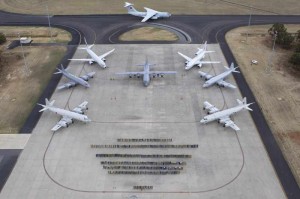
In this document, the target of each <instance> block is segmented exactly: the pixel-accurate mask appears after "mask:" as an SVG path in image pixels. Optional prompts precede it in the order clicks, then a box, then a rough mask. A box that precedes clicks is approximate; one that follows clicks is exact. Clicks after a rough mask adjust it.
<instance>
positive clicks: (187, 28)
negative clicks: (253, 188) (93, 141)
mask: <svg viewBox="0 0 300 199" xmlns="http://www.w3.org/2000/svg"><path fill="white" fill-rule="evenodd" d="M138 20H139V19H138V18H135V17H133V16H130V15H109V16H108V15H87V16H52V17H51V24H52V26H57V27H61V28H65V29H67V30H68V31H71V33H72V35H73V40H72V41H71V42H70V43H69V44H70V46H69V51H68V53H67V54H66V56H65V57H64V59H63V60H62V62H63V64H64V65H67V64H68V62H67V59H68V58H69V57H72V55H73V53H74V51H75V47H76V45H77V44H78V43H81V44H83V39H82V37H83V36H84V37H86V39H87V41H88V43H95V44H111V43H112V41H111V40H110V37H111V35H113V34H115V33H116V32H118V31H120V30H124V29H128V28H129V27H130V26H132V25H135V24H139V21H138ZM248 20H249V16H248V15H247V16H216V15H214V16H195V15H184V16H176V15H175V16H172V17H171V18H169V19H162V20H159V21H155V22H156V23H160V24H163V25H167V26H172V27H175V28H177V29H181V30H183V31H184V32H185V33H187V34H188V35H189V36H190V38H191V42H190V43H196V44H198V43H203V41H208V43H219V44H220V46H221V48H222V50H223V53H224V55H225V57H226V60H227V62H228V63H231V62H234V63H236V61H235V59H234V57H233V54H232V52H231V50H230V49H229V47H228V45H227V44H226V42H225V34H226V32H227V31H229V30H231V29H232V28H235V27H239V26H245V25H248ZM276 22H280V23H288V24H299V23H300V17H299V16H279V15H275V16H270V15H268V16H263V15H254V16H252V19H251V25H257V24H273V23H276ZM0 25H44V26H47V25H48V19H47V16H42V15H41V16H33V15H20V14H11V13H5V12H0ZM234 77H235V79H236V82H237V84H238V86H239V89H240V91H241V93H242V95H243V96H245V97H247V99H248V101H249V102H256V100H255V98H254V95H253V93H252V92H251V90H250V88H249V86H248V84H247V83H246V81H245V79H244V77H243V76H242V75H234ZM59 79H60V77H58V76H55V77H54V76H53V77H52V79H51V82H50V83H49V85H48V87H47V89H45V91H44V93H43V95H42V96H41V98H40V100H39V101H40V103H43V101H44V99H45V97H48V98H50V97H51V95H52V93H53V92H54V89H55V87H56V85H57V83H58V81H59ZM252 108H253V110H254V111H253V112H251V116H252V118H253V120H254V122H255V124H256V127H257V129H258V131H259V133H260V136H261V138H262V140H263V143H264V145H265V147H266V150H267V152H268V154H269V157H270V159H271V161H272V163H273V166H274V168H275V170H276V172H277V175H278V178H279V179H280V182H281V184H282V186H283V188H284V190H285V192H286V194H287V197H288V198H299V197H300V189H299V187H298V184H297V182H296V181H295V178H294V176H293V175H292V172H291V170H290V169H289V166H288V164H287V162H286V161H285V159H284V157H283V155H282V152H281V150H280V148H279V147H278V145H277V143H276V141H275V139H274V136H273V134H272V132H271V130H270V128H269V127H268V125H267V122H266V120H265V118H264V116H263V114H262V112H261V110H260V108H259V105H258V104H257V103H255V104H254V105H252ZM38 109H39V108H38V107H35V108H34V110H33V111H32V113H31V115H30V116H29V118H28V120H27V122H26V124H25V125H24V127H23V128H22V130H21V133H31V130H32V129H33V128H34V126H35V125H36V123H37V121H38V119H39V117H40V114H39V113H38ZM1 172H3V170H1Z"/></svg>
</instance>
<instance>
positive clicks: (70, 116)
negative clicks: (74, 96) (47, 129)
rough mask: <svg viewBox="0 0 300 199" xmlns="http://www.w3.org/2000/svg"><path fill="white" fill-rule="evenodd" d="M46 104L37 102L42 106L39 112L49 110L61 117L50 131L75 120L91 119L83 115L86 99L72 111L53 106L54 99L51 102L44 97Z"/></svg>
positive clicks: (85, 120) (66, 125) (88, 120)
mask: <svg viewBox="0 0 300 199" xmlns="http://www.w3.org/2000/svg"><path fill="white" fill-rule="evenodd" d="M45 101H46V104H45V105H43V104H38V105H40V106H42V107H43V108H42V109H41V110H40V111H39V112H43V111H45V110H49V111H51V112H53V113H56V114H58V115H61V116H62V118H61V119H60V120H59V122H57V124H56V125H55V126H54V127H53V128H52V129H51V131H54V132H55V131H57V130H58V129H60V128H61V127H69V125H70V124H72V123H73V122H74V119H75V120H79V121H82V122H84V123H87V122H91V120H90V119H89V118H88V117H87V116H86V115H84V110H87V109H88V108H87V104H88V102H87V101H84V102H82V103H81V104H80V105H78V106H77V107H76V108H74V109H73V110H72V111H68V110H65V109H61V108H57V107H55V106H53V104H54V102H55V100H53V101H52V102H49V101H48V99H45Z"/></svg>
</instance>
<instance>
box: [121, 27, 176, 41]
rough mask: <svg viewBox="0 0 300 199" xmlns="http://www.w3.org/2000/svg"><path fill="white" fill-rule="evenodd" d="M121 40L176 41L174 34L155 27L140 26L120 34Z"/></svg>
mask: <svg viewBox="0 0 300 199" xmlns="http://www.w3.org/2000/svg"><path fill="white" fill-rule="evenodd" d="M119 39H120V40H121V41H177V40H178V37H177V35H176V34H174V33H172V32H169V31H167V30H163V29H160V28H156V27H142V28H136V29H133V30H130V31H128V32H125V33H124V34H122V35H120V37H119Z"/></svg>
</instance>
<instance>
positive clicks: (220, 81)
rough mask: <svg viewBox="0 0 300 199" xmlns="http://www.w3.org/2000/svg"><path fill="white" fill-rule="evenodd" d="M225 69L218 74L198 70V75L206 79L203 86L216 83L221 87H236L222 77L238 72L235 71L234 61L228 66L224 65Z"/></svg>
mask: <svg viewBox="0 0 300 199" xmlns="http://www.w3.org/2000/svg"><path fill="white" fill-rule="evenodd" d="M224 67H225V68H226V69H227V70H226V71H225V72H223V73H221V74H219V75H216V76H212V75H210V74H208V73H204V72H202V71H199V73H200V77H201V78H204V79H205V80H206V81H205V83H204V84H203V87H204V88H205V87H209V86H211V85H213V84H217V85H218V86H221V87H229V88H236V86H234V85H232V84H230V83H228V82H226V81H224V79H225V78H226V77H227V76H228V75H230V74H231V73H240V72H239V71H236V70H235V69H237V68H238V67H234V63H231V65H230V68H228V67H226V66H224Z"/></svg>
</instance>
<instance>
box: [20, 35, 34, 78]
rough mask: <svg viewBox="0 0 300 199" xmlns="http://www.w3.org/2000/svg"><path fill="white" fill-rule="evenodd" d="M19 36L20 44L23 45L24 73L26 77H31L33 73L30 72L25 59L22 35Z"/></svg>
mask: <svg viewBox="0 0 300 199" xmlns="http://www.w3.org/2000/svg"><path fill="white" fill-rule="evenodd" d="M18 35H19V42H20V45H21V49H22V55H23V60H24V73H25V75H26V76H29V75H30V73H31V71H30V70H29V68H28V65H27V62H26V58H25V54H24V49H23V45H22V42H21V36H20V33H18Z"/></svg>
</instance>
